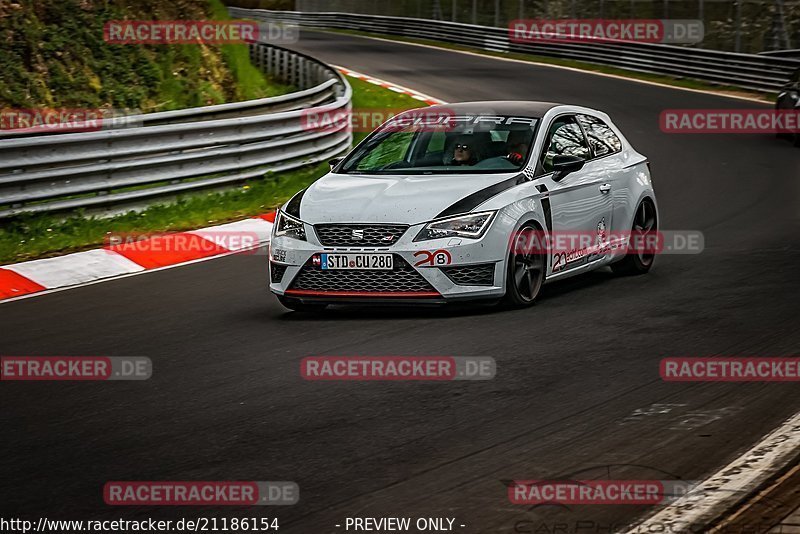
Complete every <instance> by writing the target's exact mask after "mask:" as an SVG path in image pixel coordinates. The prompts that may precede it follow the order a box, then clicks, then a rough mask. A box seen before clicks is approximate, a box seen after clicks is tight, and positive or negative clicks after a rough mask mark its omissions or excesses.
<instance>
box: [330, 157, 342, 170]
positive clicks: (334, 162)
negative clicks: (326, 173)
mask: <svg viewBox="0 0 800 534" xmlns="http://www.w3.org/2000/svg"><path fill="white" fill-rule="evenodd" d="M341 162H342V158H333V159H329V160H328V165H330V166H331V170H333V169H334V167H336V166H337V165H338V164H339V163H341Z"/></svg>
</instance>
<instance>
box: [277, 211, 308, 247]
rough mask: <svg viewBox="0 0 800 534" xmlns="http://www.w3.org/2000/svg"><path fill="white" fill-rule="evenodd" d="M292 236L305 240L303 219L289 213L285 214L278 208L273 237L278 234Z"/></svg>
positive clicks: (278, 235)
mask: <svg viewBox="0 0 800 534" xmlns="http://www.w3.org/2000/svg"><path fill="white" fill-rule="evenodd" d="M284 235H285V236H287V237H293V238H295V239H299V240H300V241H305V240H306V229H305V226H304V225H303V221H301V220H300V219H295V218H294V217H292V216H291V215H287V214H286V213H284V212H283V211H281V210H278V216H277V217H276V218H275V237H280V236H284Z"/></svg>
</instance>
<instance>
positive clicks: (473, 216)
mask: <svg viewBox="0 0 800 534" xmlns="http://www.w3.org/2000/svg"><path fill="white" fill-rule="evenodd" d="M495 213H496V212H494V211H483V212H481V213H470V214H469V215H459V216H457V217H450V218H449V219H439V220H438V221H433V222H431V223H428V224H427V225H426V226H425V228H423V229H422V231H420V233H419V234H417V237H415V238H414V241H427V240H428V239H439V238H440V237H468V238H470V239H480V238H481V236H483V234H484V233H485V232H486V229H487V228H489V223H491V222H492V219H493V218H494V214H495Z"/></svg>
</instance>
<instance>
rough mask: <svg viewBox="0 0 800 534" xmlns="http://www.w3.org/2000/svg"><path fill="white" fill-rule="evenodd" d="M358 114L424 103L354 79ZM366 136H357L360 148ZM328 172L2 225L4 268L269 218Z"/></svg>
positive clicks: (317, 169) (315, 170)
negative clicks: (112, 212)
mask: <svg viewBox="0 0 800 534" xmlns="http://www.w3.org/2000/svg"><path fill="white" fill-rule="evenodd" d="M348 81H349V82H350V85H351V86H352V87H353V108H354V109H370V110H374V109H393V110H399V109H412V108H417V107H421V106H424V105H425V104H424V103H422V102H420V101H419V100H415V99H413V98H411V97H410V96H407V95H403V94H399V93H395V92H394V91H390V90H389V89H385V88H383V87H380V86H377V85H374V84H371V83H368V82H365V81H362V80H359V79H356V78H348ZM365 136H366V133H361V132H357V133H355V134H354V138H355V139H354V141H355V142H359V141H360V140H361V139H363V138H364V137H365ZM327 170H328V165H327V163H323V164H320V165H315V166H310V167H304V168H302V169H297V170H295V171H290V172H282V173H277V174H268V175H266V176H264V177H263V178H260V179H257V180H250V181H248V182H245V183H243V184H240V185H239V186H237V187H236V188H234V189H231V190H230V191H226V192H223V193H204V194H191V195H186V196H184V197H182V198H180V199H179V200H178V201H177V202H174V203H170V204H162V205H154V206H151V207H149V208H148V209H146V210H144V211H141V212H138V213H137V212H129V213H126V214H122V215H118V216H115V217H109V218H99V217H87V216H84V215H83V214H82V213H76V214H74V215H71V216H69V217H67V218H66V219H65V218H64V215H63V214H61V215H50V214H38V215H24V216H18V217H15V218H13V219H9V220H5V221H3V222H2V225H0V264H9V263H16V262H20V261H26V260H32V259H37V258H45V257H50V256H58V255H61V254H67V253H70V252H77V251H81V250H87V249H91V248H97V247H99V246H102V244H103V241H104V239H105V236H106V235H107V234H108V233H127V232H131V233H137V234H146V233H158V232H176V231H184V230H191V229H194V228H201V227H204V226H211V225H214V224H221V223H224V222H229V221H235V220H240V219H243V218H246V217H251V216H254V215H259V214H262V213H267V212H269V211H271V210H274V209H275V208H276V207H278V206H280V205H281V204H283V203H284V202H285V201H286V200H288V199H289V198H290V197H291V196H292V195H293V194H294V193H296V192H297V191H299V190H300V189H303V188H304V187H306V186H308V185H309V184H310V183H312V182H314V181H315V180H316V179H317V178H319V177H321V176H322V175H324V174H325V173H326V172H327Z"/></svg>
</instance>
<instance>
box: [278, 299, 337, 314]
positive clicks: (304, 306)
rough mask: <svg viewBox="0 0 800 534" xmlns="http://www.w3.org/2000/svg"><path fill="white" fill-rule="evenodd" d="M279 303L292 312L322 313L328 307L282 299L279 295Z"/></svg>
mask: <svg viewBox="0 0 800 534" xmlns="http://www.w3.org/2000/svg"><path fill="white" fill-rule="evenodd" d="M278 301H279V302H280V303H281V304H283V306H284V307H286V308H289V309H290V310H292V311H296V312H304V313H320V312H321V311H323V310H324V309H325V308H326V307H327V306H328V305H327V304H309V303H308V302H302V301H300V300H297V299H293V298H291V297H282V296H280V295H278Z"/></svg>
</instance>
